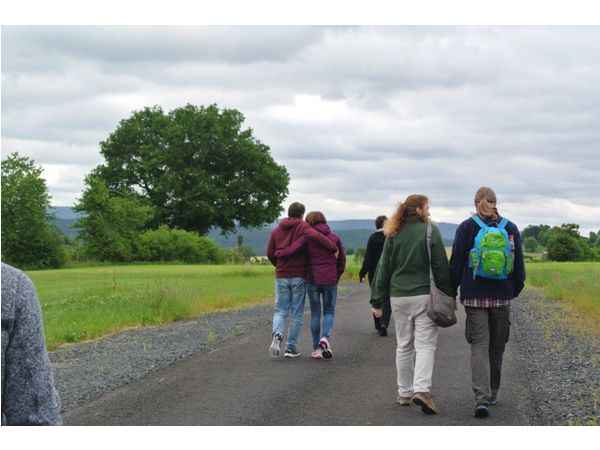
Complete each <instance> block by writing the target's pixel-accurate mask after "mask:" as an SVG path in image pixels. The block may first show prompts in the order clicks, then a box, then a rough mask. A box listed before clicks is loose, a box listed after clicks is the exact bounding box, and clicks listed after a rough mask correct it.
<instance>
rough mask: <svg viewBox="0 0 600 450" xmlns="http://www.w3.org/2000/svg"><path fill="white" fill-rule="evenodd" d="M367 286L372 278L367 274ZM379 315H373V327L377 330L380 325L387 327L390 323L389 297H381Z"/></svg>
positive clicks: (390, 308) (390, 306)
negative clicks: (381, 303) (381, 302)
mask: <svg viewBox="0 0 600 450" xmlns="http://www.w3.org/2000/svg"><path fill="white" fill-rule="evenodd" d="M368 279H369V286H371V284H372V282H373V280H371V276H370V274H369V276H368ZM381 312H382V314H381V317H375V316H373V322H375V329H376V330H377V331H379V330H380V329H381V327H382V326H383V328H387V327H388V326H389V325H390V318H391V317H392V305H391V304H390V298H389V297H388V298H384V299H383V305H382V306H381Z"/></svg>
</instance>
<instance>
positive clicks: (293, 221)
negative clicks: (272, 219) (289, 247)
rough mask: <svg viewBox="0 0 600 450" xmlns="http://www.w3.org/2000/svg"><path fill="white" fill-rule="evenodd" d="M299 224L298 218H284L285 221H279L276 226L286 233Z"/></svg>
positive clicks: (299, 219)
mask: <svg viewBox="0 0 600 450" xmlns="http://www.w3.org/2000/svg"><path fill="white" fill-rule="evenodd" d="M300 222H302V219H301V218H300V217H286V218H285V219H281V220H280V221H279V225H277V226H278V227H279V228H281V229H282V230H285V231H288V230H291V229H292V228H294V227H297V226H298V224H299V223H300Z"/></svg>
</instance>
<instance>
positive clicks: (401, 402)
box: [396, 395, 410, 406]
mask: <svg viewBox="0 0 600 450" xmlns="http://www.w3.org/2000/svg"><path fill="white" fill-rule="evenodd" d="M396 403H398V404H399V405H400V406H410V397H402V396H401V395H398V397H397V398H396Z"/></svg>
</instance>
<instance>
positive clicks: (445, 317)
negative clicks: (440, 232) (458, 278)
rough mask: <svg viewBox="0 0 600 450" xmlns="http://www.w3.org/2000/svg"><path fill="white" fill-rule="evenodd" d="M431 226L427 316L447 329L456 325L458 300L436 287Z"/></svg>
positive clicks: (428, 228) (429, 232)
mask: <svg viewBox="0 0 600 450" xmlns="http://www.w3.org/2000/svg"><path fill="white" fill-rule="evenodd" d="M431 232H432V230H431V224H430V223H429V224H427V254H428V255H429V290H430V293H431V295H430V296H429V301H428V302H427V315H428V316H429V318H430V319H431V320H433V321H434V322H435V323H436V325H437V326H438V327H442V328H446V327H449V326H451V325H454V324H455V323H456V313H455V310H454V305H455V303H456V300H454V298H452V297H449V296H448V295H446V294H445V293H444V292H443V291H440V290H439V289H438V288H437V286H436V285H435V279H434V278H433V270H432V269H431Z"/></svg>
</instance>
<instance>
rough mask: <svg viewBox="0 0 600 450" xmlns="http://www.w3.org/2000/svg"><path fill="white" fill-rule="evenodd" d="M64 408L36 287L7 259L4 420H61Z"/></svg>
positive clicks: (5, 422)
mask: <svg viewBox="0 0 600 450" xmlns="http://www.w3.org/2000/svg"><path fill="white" fill-rule="evenodd" d="M59 411H60V399H59V397H58V393H57V392H56V389H55V387H54V379H53V378H52V370H51V368H50V360H49V359H48V353H47V351H46V344H45V342H44V326H43V322H42V313H41V310H40V302H39V300H38V296H37V294H36V291H35V287H34V286H33V283H32V282H31V280H30V279H29V278H28V277H27V275H25V274H24V273H23V272H21V271H20V270H17V269H15V268H14V267H11V266H9V265H7V264H4V263H2V425H61V424H62V421H61V418H60V414H59Z"/></svg>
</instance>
